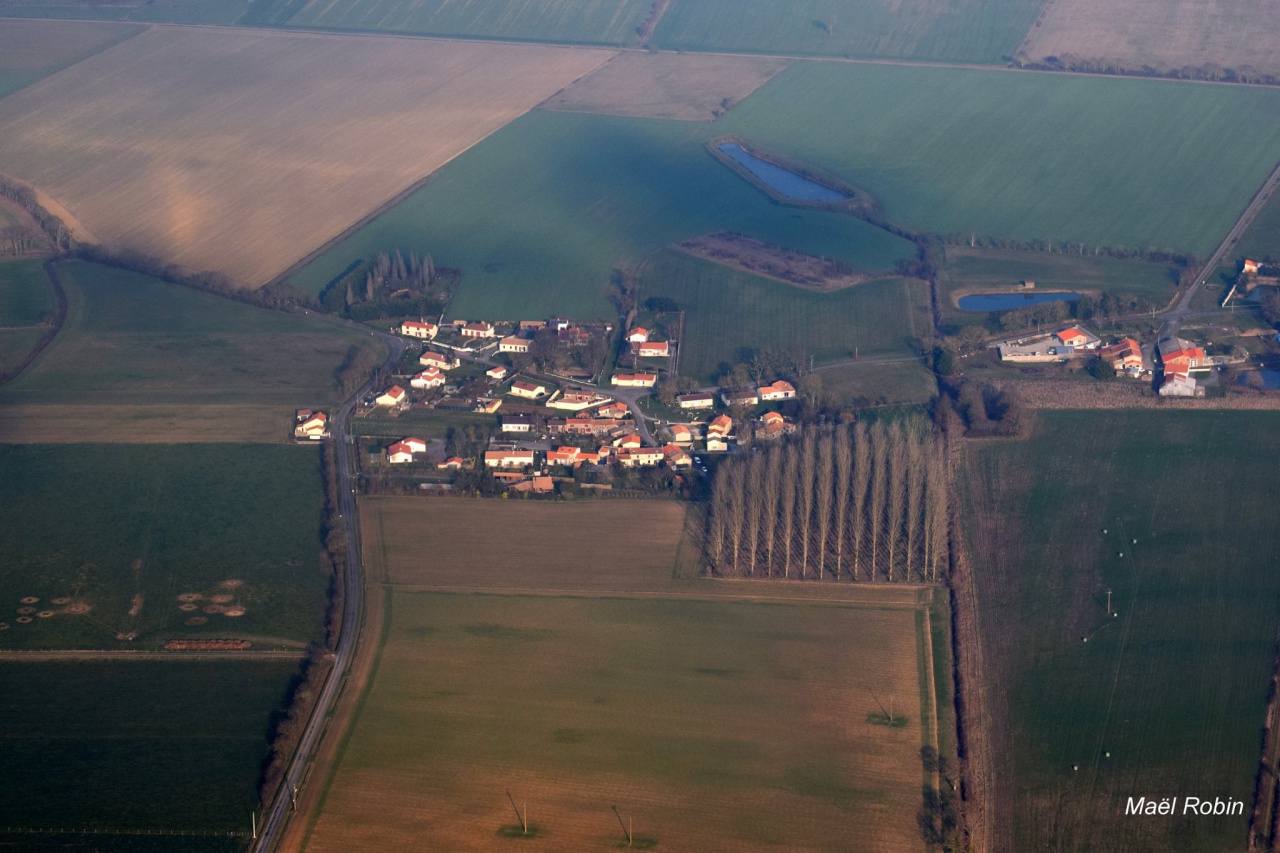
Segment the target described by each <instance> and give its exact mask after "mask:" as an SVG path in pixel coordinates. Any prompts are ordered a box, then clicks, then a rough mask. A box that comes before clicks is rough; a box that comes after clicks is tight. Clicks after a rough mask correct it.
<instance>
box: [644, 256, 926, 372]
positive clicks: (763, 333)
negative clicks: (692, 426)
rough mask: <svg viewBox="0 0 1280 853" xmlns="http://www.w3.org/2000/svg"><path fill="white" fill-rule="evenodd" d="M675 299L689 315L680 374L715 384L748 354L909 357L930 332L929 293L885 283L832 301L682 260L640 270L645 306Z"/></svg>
mask: <svg viewBox="0 0 1280 853" xmlns="http://www.w3.org/2000/svg"><path fill="white" fill-rule="evenodd" d="M655 296H657V297H668V298H670V299H673V300H674V301H675V302H676V304H677V305H679V306H680V308H681V309H682V310H684V312H685V327H684V341H683V342H682V346H681V352H680V372H681V374H683V375H685V376H692V377H694V378H696V379H703V380H708V381H709V380H711V379H713V378H715V377H717V376H719V375H720V374H721V373H722V372H723V370H722V368H721V364H730V363H733V362H735V361H737V360H739V359H740V358H741V357H742V355H743V354H744V351H751V350H770V349H772V350H782V351H793V352H796V353H801V354H802V356H803V359H804V361H805V362H806V363H807V362H808V359H809V357H810V356H812V357H813V360H814V362H815V363H816V364H823V363H826V362H832V361H840V360H843V359H851V358H853V355H854V351H855V348H856V349H857V353H858V355H860V356H875V355H910V354H911V352H912V350H911V339H912V338H916V337H920V336H927V335H928V334H929V331H930V328H931V322H932V321H931V319H930V315H929V293H928V287H927V285H926V284H925V283H924V282H922V281H919V280H916V279H896V278H887V279H882V280H878V281H870V282H867V283H866V284H859V285H855V286H853V287H849V288H846V289H844V290H839V291H836V292H834V293H814V292H813V291H809V290H804V289H801V288H798V287H795V286H793V285H789V284H786V283H783V282H779V281H774V280H772V279H767V278H762V277H760V276H756V275H752V274H750V273H746V272H741V271H739V270H735V269H730V268H728V267H724V266H721V265H719V264H716V263H712V262H710V261H704V260H701V259H699V258H694V257H690V256H688V255H685V254H682V253H679V252H674V251H672V252H663V253H660V254H658V255H657V256H655V258H654V259H653V260H652V261H650V262H649V263H647V264H646V265H645V266H644V267H643V271H642V273H641V275H640V296H639V298H640V301H641V302H643V301H644V300H646V299H649V298H651V297H655Z"/></svg>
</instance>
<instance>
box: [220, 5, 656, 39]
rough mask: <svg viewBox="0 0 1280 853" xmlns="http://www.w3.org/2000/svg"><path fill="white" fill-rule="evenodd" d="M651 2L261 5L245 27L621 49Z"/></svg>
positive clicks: (247, 18)
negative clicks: (450, 37)
mask: <svg viewBox="0 0 1280 853" xmlns="http://www.w3.org/2000/svg"><path fill="white" fill-rule="evenodd" d="M652 5H653V4H652V2H651V1H650V0H515V2H511V0H469V2H466V3H454V2H449V0H355V2H350V3H331V2H321V0H302V2H299V0H267V2H264V3H260V4H255V5H254V6H253V7H251V9H250V11H249V12H248V14H246V15H245V16H244V17H243V18H241V23H244V24H250V25H258V26H261V25H267V26H290V27H307V28H316V29H337V30H359V31H366V32H392V33H416V34H420V35H437V36H462V37H469V38H494V39H509V40H513V41H551V42H578V43H587V44H609V45H615V44H616V45H625V44H632V43H634V42H635V41H636V40H637V35H636V28H637V27H639V26H640V25H641V24H642V23H643V22H644V20H645V18H647V17H648V15H649V10H650V8H651V7H652Z"/></svg>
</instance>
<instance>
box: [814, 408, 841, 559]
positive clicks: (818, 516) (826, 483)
mask: <svg viewBox="0 0 1280 853" xmlns="http://www.w3.org/2000/svg"><path fill="white" fill-rule="evenodd" d="M832 444H833V443H832V439H831V433H830V432H829V431H824V432H823V434H822V435H821V436H820V437H819V438H818V447H817V457H818V459H817V471H816V476H815V478H814V490H815V491H814V522H815V524H814V526H815V528H816V530H815V531H814V532H815V533H816V535H817V539H818V580H824V579H825V578H826V574H827V536H828V534H829V533H830V531H831V482H832V478H833V477H834V476H835V448H834V447H833V446H832ZM838 577H839V576H837V579H838Z"/></svg>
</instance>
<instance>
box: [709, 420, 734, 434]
mask: <svg viewBox="0 0 1280 853" xmlns="http://www.w3.org/2000/svg"><path fill="white" fill-rule="evenodd" d="M731 432H733V418H731V417H729V416H728V415H716V416H715V418H713V419H712V421H711V423H709V424H707V435H709V436H715V437H716V438H726V437H727V436H728V435H729V433H731Z"/></svg>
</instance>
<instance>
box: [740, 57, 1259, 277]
mask: <svg viewBox="0 0 1280 853" xmlns="http://www.w3.org/2000/svg"><path fill="white" fill-rule="evenodd" d="M716 125H717V127H720V128H722V130H721V132H722V133H732V134H736V135H738V136H740V137H742V138H744V139H745V140H746V141H747V142H749V143H756V144H759V145H762V146H765V147H767V148H770V149H773V150H777V151H781V152H784V153H785V154H786V155H787V156H788V157H791V158H794V159H796V160H799V161H801V162H805V163H809V164H812V165H814V166H816V167H818V168H820V169H823V170H826V171H827V172H831V173H833V174H835V175H836V176H838V177H840V178H843V179H844V180H846V181H848V182H849V183H851V184H853V185H855V186H858V187H861V188H862V189H864V190H866V191H868V192H870V193H871V195H872V196H874V197H875V198H876V199H877V200H878V201H879V202H880V204H881V205H882V206H883V209H884V213H885V215H886V216H887V217H888V218H889V219H890V220H891V221H893V222H895V223H897V224H899V225H902V226H904V227H907V228H910V229H914V230H921V231H927V232H934V233H949V234H963V235H969V234H974V233H976V234H977V235H978V236H984V235H985V236H991V237H999V238H1005V239H1012V240H1019V241H1032V240H1053V241H1056V242H1058V243H1083V244H1084V245H1085V246H1086V247H1093V246H1099V245H1101V246H1119V247H1130V248H1146V247H1156V248H1164V249H1173V250H1177V251H1184V252H1194V253H1196V254H1198V255H1200V256H1201V257H1204V256H1207V255H1208V254H1209V253H1210V252H1211V251H1212V249H1213V248H1214V246H1215V245H1216V244H1217V242H1218V241H1219V240H1221V238H1222V237H1223V235H1225V234H1226V232H1227V231H1228V230H1229V229H1230V226H1231V224H1232V223H1233V222H1234V221H1235V219H1236V217H1237V216H1239V214H1240V213H1241V212H1242V211H1243V210H1244V207H1245V205H1246V204H1247V203H1248V201H1249V199H1250V197H1251V196H1252V195H1253V193H1254V192H1255V191H1256V190H1257V189H1258V187H1259V186H1261V184H1262V182H1263V180H1264V179H1265V177H1266V176H1267V174H1268V173H1269V172H1270V171H1271V168H1272V167H1273V166H1274V165H1275V163H1276V161H1277V160H1280V89H1273V88H1265V87H1242V86H1237V87H1223V86H1206V85H1199V84H1196V85H1188V84H1185V83H1173V82H1169V81H1163V80H1130V79H1108V78H1100V77H1088V76H1067V75H1052V74H1029V73H1009V72H1002V71H994V70H993V71H985V70H961V69H941V68H928V67H914V66H888V65H875V64H853V63H822V62H796V63H793V64H792V65H791V66H790V67H788V68H787V69H786V70H785V71H783V72H782V73H781V74H779V75H778V76H777V77H775V78H774V79H773V80H771V81H770V82H769V83H767V84H765V85H764V86H762V87H761V88H760V89H759V90H757V91H756V92H755V93H754V94H753V95H752V96H751V97H749V98H747V99H746V100H744V101H743V102H742V103H740V104H739V105H738V106H737V107H735V108H734V109H733V110H732V111H730V112H729V113H727V114H726V115H725V116H724V117H722V118H721V119H720V120H719V121H718V122H716ZM1242 126H1247V127H1248V128H1249V132H1248V133H1225V134H1224V133H1223V132H1222V128H1223V127H1242ZM1188 198H1194V199H1195V200H1196V202H1195V203H1194V204H1188V203H1187V202H1186V200H1187V199H1188Z"/></svg>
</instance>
